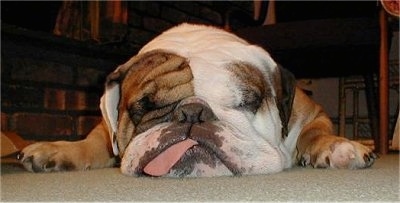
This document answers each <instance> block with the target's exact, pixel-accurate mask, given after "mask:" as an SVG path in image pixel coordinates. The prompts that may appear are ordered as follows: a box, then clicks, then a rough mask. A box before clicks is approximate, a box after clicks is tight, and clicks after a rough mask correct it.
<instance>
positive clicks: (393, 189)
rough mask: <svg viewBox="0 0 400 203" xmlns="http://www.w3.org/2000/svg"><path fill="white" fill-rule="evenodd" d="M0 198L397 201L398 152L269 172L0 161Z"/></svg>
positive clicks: (24, 199) (38, 199) (18, 199)
mask: <svg viewBox="0 0 400 203" xmlns="http://www.w3.org/2000/svg"><path fill="white" fill-rule="evenodd" d="M1 169H2V171H1V201H2V202H4V201H102V202H103V201H191V202H192V201H295V202H298V201H318V202H320V201H330V202H332V201H335V202H336V201H360V202H366V201H374V202H376V201H390V202H399V201H400V199H399V155H398V154H391V155H387V156H383V157H381V158H380V159H378V160H377V162H376V163H375V165H374V166H373V167H372V168H370V169H364V170H332V169H330V170H326V169H312V168H294V169H290V170H288V171H284V172H281V173H277V174H272V175H255V176H243V177H219V178H191V179H168V178H133V177H127V176H124V175H122V174H121V173H120V172H119V169H117V168H111V169H100V170H92V171H86V172H64V173H51V174H33V173H28V172H25V171H23V170H21V169H20V168H19V167H17V166H15V165H11V164H3V165H2V167H1Z"/></svg>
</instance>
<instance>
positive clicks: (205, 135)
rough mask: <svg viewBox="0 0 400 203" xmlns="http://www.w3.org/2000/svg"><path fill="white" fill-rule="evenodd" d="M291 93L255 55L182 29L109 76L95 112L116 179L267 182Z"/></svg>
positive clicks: (275, 165)
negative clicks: (255, 178)
mask: <svg viewBox="0 0 400 203" xmlns="http://www.w3.org/2000/svg"><path fill="white" fill-rule="evenodd" d="M183 35H185V36H183ZM211 36H212V37H211ZM216 36H219V37H216ZM215 40H217V41H215ZM293 91H294V78H293V76H292V75H291V74H290V73H288V72H286V71H285V70H283V69H281V68H279V67H278V66H277V64H276V63H275V62H274V61H273V60H272V59H271V57H270V56H269V55H268V53H266V52H265V51H264V50H262V49H261V48H259V47H257V46H253V45H249V44H247V42H245V41H243V40H241V39H240V38H237V37H236V36H234V35H232V34H230V33H227V32H225V31H223V30H219V29H216V28H212V27H206V26H195V25H187V24H184V25H181V26H179V27H176V28H173V29H171V30H170V31H167V32H165V33H163V34H162V35H160V36H159V37H157V38H156V39H154V40H153V41H152V42H150V43H149V44H148V45H146V46H145V47H144V48H143V49H142V50H141V51H140V52H139V53H138V54H137V55H136V56H134V57H133V58H132V59H130V60H129V61H128V62H126V63H125V64H123V65H121V66H119V67H118V68H117V70H115V71H114V72H113V73H111V74H110V75H109V76H108V80H107V82H106V91H105V93H104V95H103V97H102V99H101V110H102V113H103V117H104V120H105V121H106V123H107V125H108V129H109V132H110V135H111V140H112V142H113V150H114V154H115V155H117V154H118V155H119V156H120V157H121V159H122V161H121V170H122V172H123V173H124V174H127V175H135V176H140V175H150V176H172V177H183V176H196V177H197V176H219V175H241V174H259V173H273V172H277V171H281V170H282V168H283V167H284V166H285V164H287V162H288V161H290V158H288V156H286V155H285V152H283V151H282V149H281V146H280V143H281V139H282V138H283V137H284V136H285V135H286V134H287V123H288V118H289V116H290V111H291V105H292V101H293V95H294V93H293ZM288 159H289V160H288Z"/></svg>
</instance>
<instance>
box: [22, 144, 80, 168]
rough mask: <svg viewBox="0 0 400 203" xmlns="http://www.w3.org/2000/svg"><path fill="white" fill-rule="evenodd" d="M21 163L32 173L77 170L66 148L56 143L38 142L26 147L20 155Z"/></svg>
mask: <svg viewBox="0 0 400 203" xmlns="http://www.w3.org/2000/svg"><path fill="white" fill-rule="evenodd" d="M18 159H19V161H20V162H21V163H22V164H23V166H24V167H25V168H26V169H27V170H28V171H31V172H52V171H68V170H75V169H76V168H77V166H76V165H75V164H74V163H73V161H72V160H71V159H70V155H69V154H68V152H67V151H66V148H65V147H63V146H62V145H61V146H60V145H59V143H55V142H38V143H35V144H32V145H29V146H27V147H25V148H24V149H23V150H22V152H21V153H20V154H19V155H18Z"/></svg>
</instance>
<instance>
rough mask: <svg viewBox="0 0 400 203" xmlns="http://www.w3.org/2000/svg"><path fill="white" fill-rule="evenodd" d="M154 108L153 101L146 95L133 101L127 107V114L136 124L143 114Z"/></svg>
mask: <svg viewBox="0 0 400 203" xmlns="http://www.w3.org/2000/svg"><path fill="white" fill-rule="evenodd" d="M154 108H155V103H154V102H152V101H151V100H150V98H149V97H148V96H144V97H143V98H142V99H139V100H138V101H137V102H134V103H133V104H132V105H131V106H130V107H129V109H128V111H129V116H130V118H131V120H132V122H133V123H134V124H135V125H137V124H138V123H139V122H140V120H141V119H142V117H143V115H144V114H145V113H147V112H149V111H150V110H152V109H154Z"/></svg>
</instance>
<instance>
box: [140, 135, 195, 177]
mask: <svg viewBox="0 0 400 203" xmlns="http://www.w3.org/2000/svg"><path fill="white" fill-rule="evenodd" d="M197 144H198V143H197V142H196V141H194V140H192V139H186V140H184V141H182V142H179V143H177V144H174V145H172V146H171V147H169V148H168V149H166V150H165V151H163V152H162V153H160V154H159V155H158V156H157V157H156V158H154V159H153V160H151V161H150V162H149V163H148V164H147V165H146V166H145V167H144V169H143V171H144V172H145V173H147V174H149V175H152V176H162V175H165V174H167V173H168V172H169V171H170V169H171V168H172V167H173V166H174V165H175V164H176V162H178V161H179V159H180V158H181V157H182V156H183V155H184V154H185V152H186V151H187V150H188V149H189V148H191V147H193V146H194V145H197Z"/></svg>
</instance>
